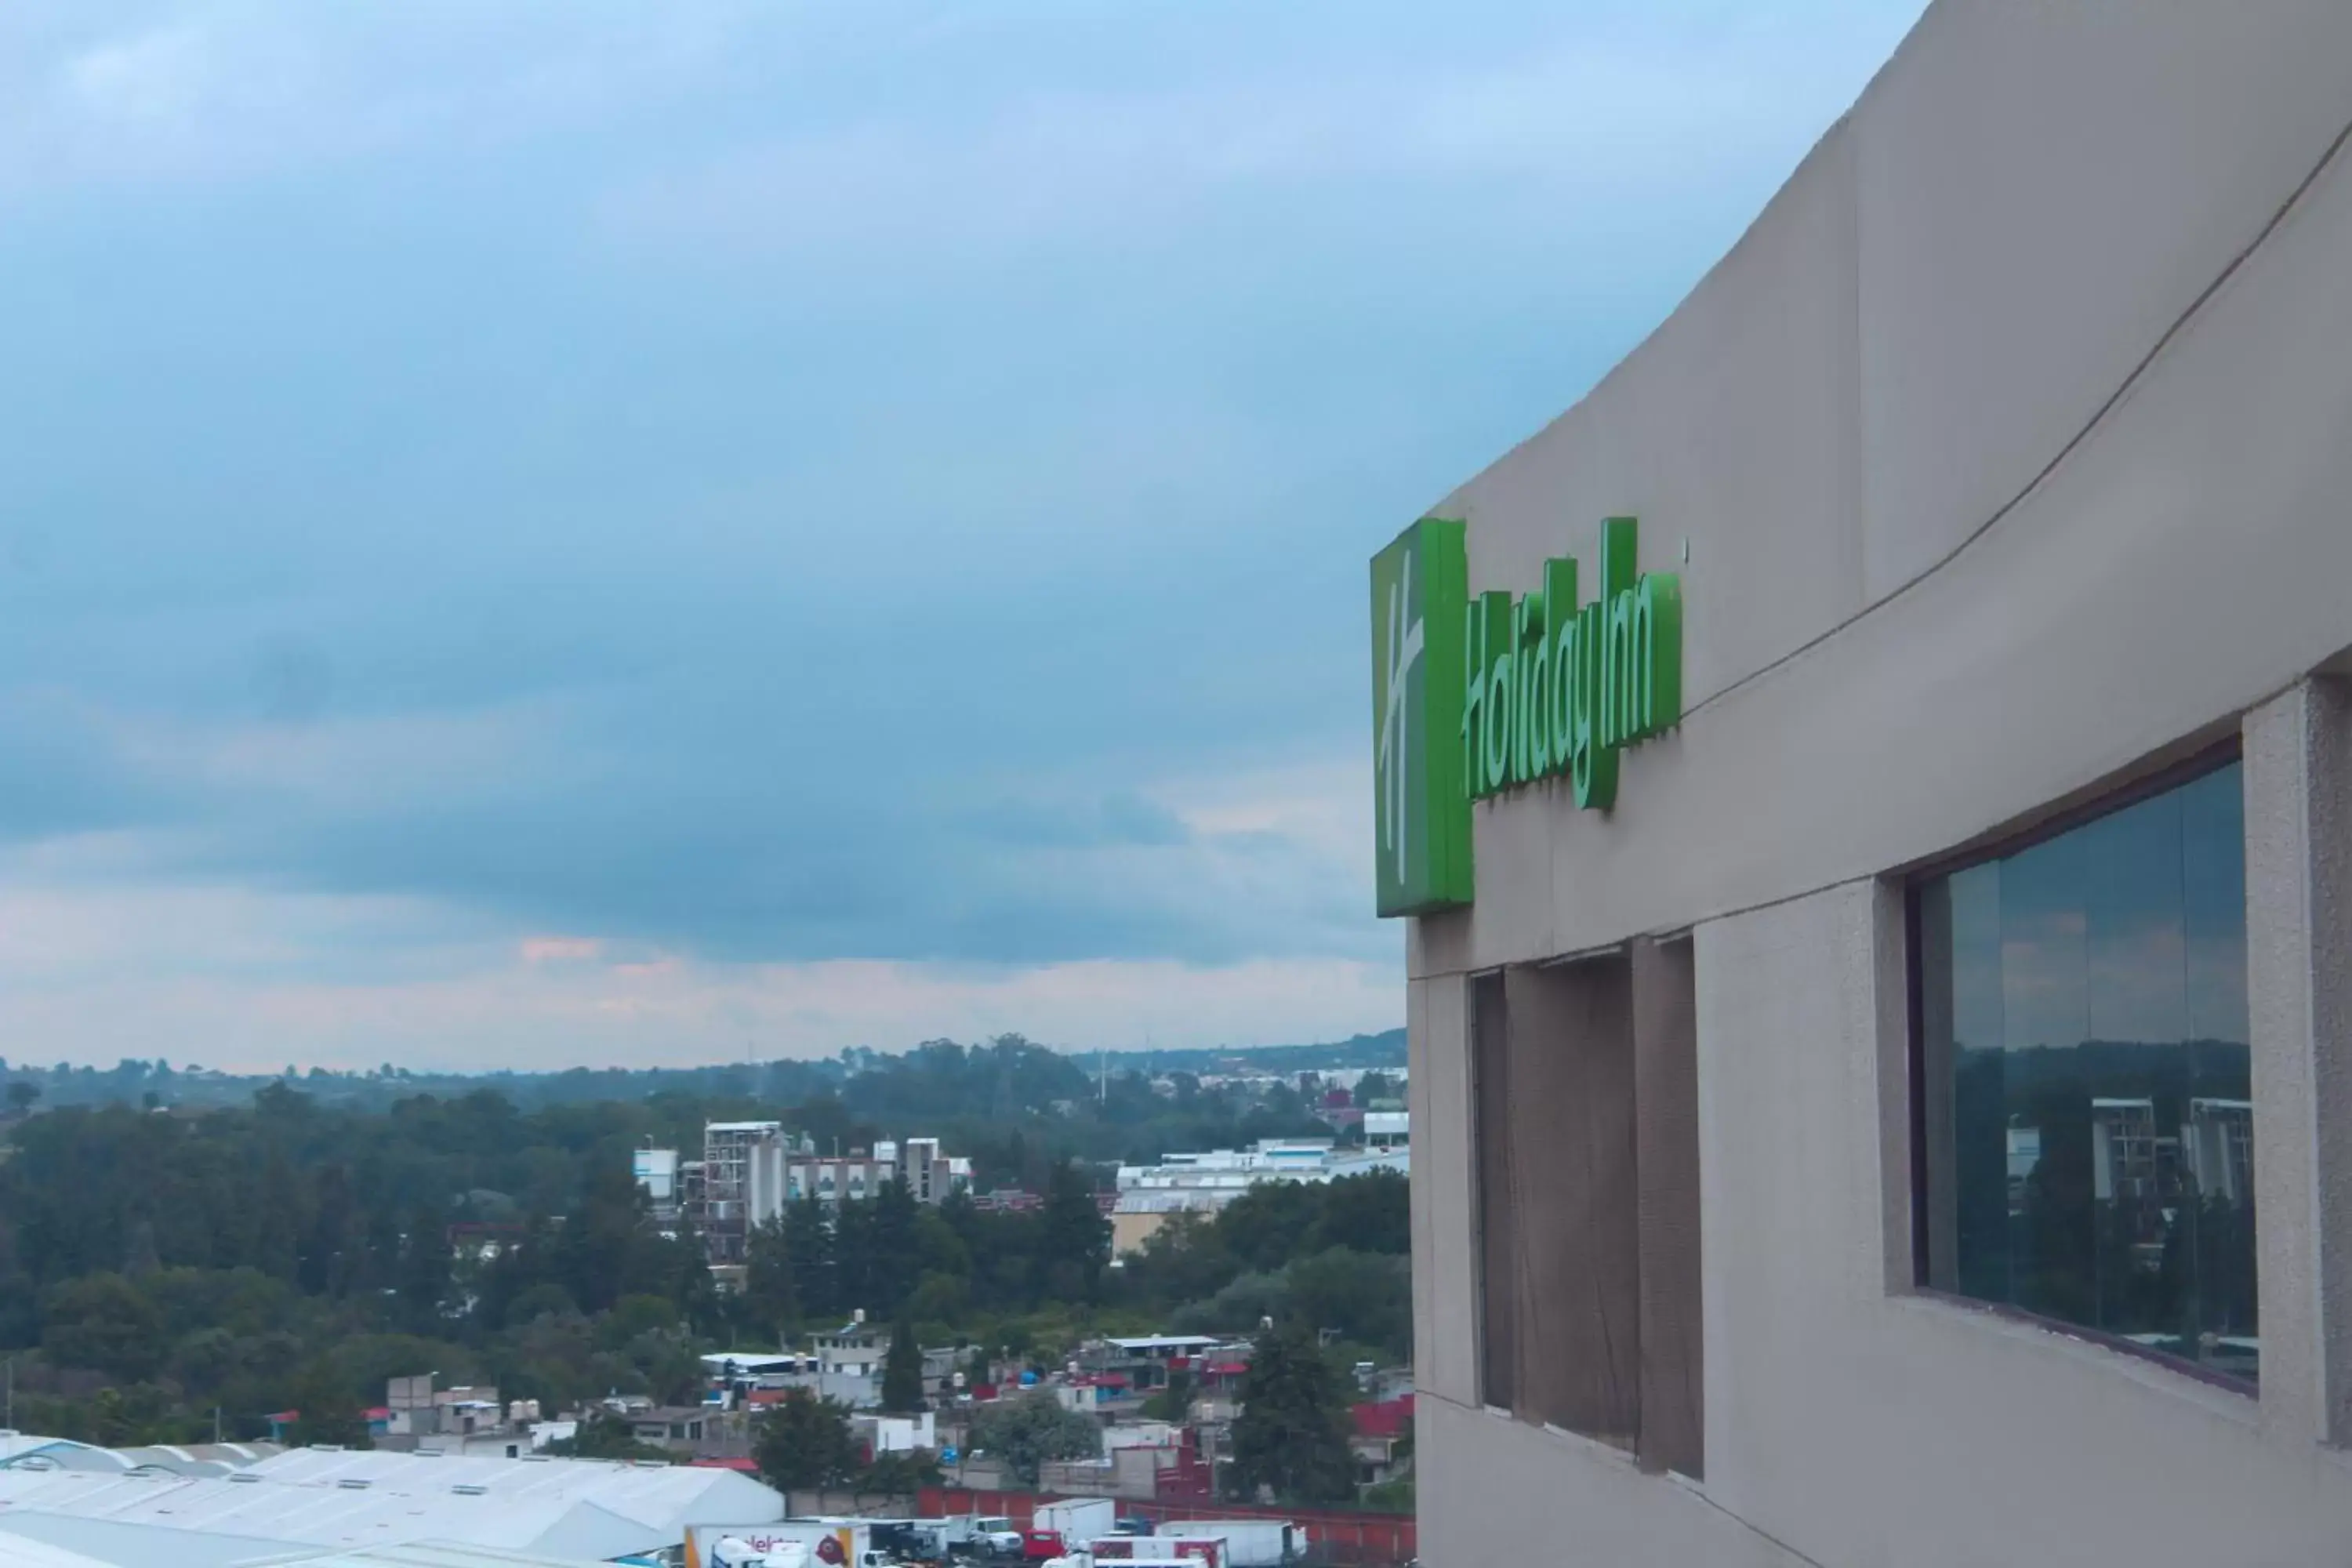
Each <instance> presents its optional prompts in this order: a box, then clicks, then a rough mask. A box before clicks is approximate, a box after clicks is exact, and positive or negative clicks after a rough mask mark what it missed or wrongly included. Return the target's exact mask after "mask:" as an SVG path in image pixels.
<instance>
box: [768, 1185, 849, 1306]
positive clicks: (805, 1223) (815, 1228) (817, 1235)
mask: <svg viewBox="0 0 2352 1568" xmlns="http://www.w3.org/2000/svg"><path fill="white" fill-rule="evenodd" d="M782 1239H783V1246H784V1259H785V1266H786V1267H787V1268H790V1269H791V1270H792V1276H793V1300H794V1301H795V1302H796V1303H797V1304H798V1305H799V1307H800V1310H802V1311H803V1313H805V1314H807V1315H808V1316H810V1317H813V1318H831V1317H838V1316H840V1315H841V1313H842V1310H843V1308H842V1305H841V1299H840V1296H839V1294H838V1293H837V1292H836V1291H835V1289H834V1268H833V1226H831V1225H829V1224H828V1223H826V1220H825V1217H824V1205H823V1204H821V1203H819V1202H817V1201H816V1199H815V1197H814V1196H813V1195H812V1196H810V1197H805V1198H803V1199H801V1201H800V1202H798V1203H796V1204H794V1205H792V1206H791V1207H790V1208H788V1209H786V1210H785V1211H784V1224H783V1238H782Z"/></svg>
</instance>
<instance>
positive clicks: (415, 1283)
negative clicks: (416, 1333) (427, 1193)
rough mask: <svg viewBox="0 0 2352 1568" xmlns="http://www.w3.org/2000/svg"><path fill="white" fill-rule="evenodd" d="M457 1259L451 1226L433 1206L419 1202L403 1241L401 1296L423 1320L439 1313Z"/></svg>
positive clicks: (410, 1309) (420, 1319) (428, 1319)
mask: <svg viewBox="0 0 2352 1568" xmlns="http://www.w3.org/2000/svg"><path fill="white" fill-rule="evenodd" d="M454 1267H455V1265H454V1261H453V1259H452V1258H451V1257H450V1251H449V1232H448V1228H447V1227H446V1226H444V1225H443V1224H442V1223H441V1216H440V1215H437V1214H436V1213H435V1212H434V1211H433V1210H432V1209H431V1208H429V1207H427V1206H425V1205H418V1206H417V1208H416V1210H415V1213H413V1214H412V1215H410V1216H409V1220H408V1229H407V1232H406V1234H405V1235H404V1236H403V1237H401V1242H400V1284H399V1290H400V1299H401V1300H402V1301H403V1302H404V1303H405V1304H406V1306H407V1308H408V1310H409V1312H410V1313H411V1314H412V1315H413V1316H414V1317H415V1318H416V1319H417V1320H418V1321H420V1322H427V1321H433V1320H435V1319H436V1318H438V1317H439V1316H440V1313H441V1303H442V1302H443V1301H444V1300H447V1299H448V1295H449V1281H450V1276H451V1273H452V1271H453V1269H454Z"/></svg>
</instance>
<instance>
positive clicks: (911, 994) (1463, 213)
mask: <svg viewBox="0 0 2352 1568" xmlns="http://www.w3.org/2000/svg"><path fill="white" fill-rule="evenodd" d="M1918 9H1919V5H1918V3H1917V0H1799V3H1795V4H1787V5H1769V6H1766V5H1736V4H1731V3H1729V0H1617V3H1608V0H1453V3H1449V4H1447V5H1429V4H1426V3H1423V4H1414V5H1404V4H1394V3H1391V0H1345V3H1336V0H1335V3H1331V4H1307V3H1299V4H1290V5H1278V6H1277V5H1265V4H1264V3H1263V0H1187V3H1183V4H1173V3H1163V0H1090V3H1079V0H985V3H975V0H950V3H941V4H899V3H895V0H841V3H831V0H805V3H798V4H795V3H790V0H670V3H667V4H664V5H645V4H643V3H642V0H628V3H619V0H544V3H537V4H533V3H525V0H513V3H502V4H494V5H486V4H481V3H480V0H398V3H383V4H370V3H365V0H338V3H337V4H335V5H320V4H316V3H315V0H191V3H188V4H181V5H132V4H121V5H118V4H110V3H107V0H7V4H5V5H0V285H5V286H0V1054H5V1055H6V1056H8V1057H10V1058H15V1059H17V1060H28V1061H38V1062H49V1061H56V1060H68V1061H75V1062H83V1061H88V1062H96V1063H100V1064H107V1065H110V1064H111V1063H113V1062H114V1061H115V1060H117V1059H119V1058H123V1057H139V1058H154V1057H158V1056H161V1057H163V1058H166V1059H167V1060H170V1061H172V1062H173V1063H174V1064H184V1063H188V1062H195V1063H198V1064H201V1065H205V1066H211V1067H224V1068H228V1067H235V1068H265V1067H276V1066H279V1065H284V1064H289V1063H291V1064H298V1065H301V1066H305V1067H307V1066H310V1065H324V1066H328V1067H364V1066H373V1065H375V1064H377V1063H379V1062H391V1063H394V1064H398V1065H402V1066H407V1067H411V1068H544V1067H562V1066H569V1065H573V1064H575V1063H586V1064H591V1065H608V1064H618V1065H660V1064H672V1063H688V1062H702V1061H718V1060H730V1059H741V1058H744V1057H746V1056H757V1057H759V1058H762V1059H765V1058H775V1057H795V1056H813V1055H823V1054H828V1053H831V1052H835V1051H838V1050H840V1049H841V1048H843V1047H847V1046H868V1047H875V1048H877V1049H885V1050H887V1049H897V1048H902V1047H905V1046H907V1045H909V1044H912V1043H914V1042H916V1041H919V1040H921V1039H924V1038H927V1037H936V1036H943V1035H944V1036H950V1037H957V1038H963V1039H973V1038H978V1037H983V1036H989V1035H994V1034H998V1033H1001V1032H1004V1031H1019V1032H1021V1033H1024V1034H1026V1035H1028V1036H1029V1037H1032V1038H1034V1039H1038V1040H1042V1041H1045V1042H1046V1043H1049V1044H1054V1045H1058V1046H1066V1047H1076V1048H1088V1047H1097V1046H1103V1047H1112V1048H1128V1047H1143V1046H1149V1045H1155V1044H1156V1045H1166V1046H1180V1045H1182V1046H1192V1045H1218V1044H1240V1045H1246V1044H1265V1043H1277V1042H1296V1041H1307V1040H1318V1039H1329V1038H1337V1037H1345V1036H1347V1035H1349V1034H1351V1033H1354V1032H1357V1031H1360V1030H1366V1031H1369V1030H1377V1029H1382V1028H1389V1027H1393V1026H1397V1025H1399V1024H1401V1023H1402V1017H1403V1002H1404V983H1403V973H1402V957H1403V942H1402V931H1401V930H1400V929H1399V928H1398V927H1397V926H1396V925H1395V924H1394V923H1383V922H1381V921H1376V920H1374V919H1373V918H1372V915H1371V907H1372V897H1371V876H1370V873H1371V857H1370V838H1371V826H1370V824H1371V795H1372V788H1371V772H1370V745H1371V742H1370V659H1369V654H1368V647H1369V642H1368V637H1369V633H1368V630H1367V625H1368V617H1367V601H1366V590H1365V582H1366V576H1365V574H1366V565H1365V563H1366V561H1367V559H1368V558H1369V556H1370V554H1371V553H1372V552H1373V551H1375V550H1376V549H1378V548H1379V547H1380V546H1381V544H1383V543H1385V542H1387V541H1388V540H1389V539H1390V538H1391V537H1393V535H1394V534H1395V533H1396V532H1397V531H1398V530H1400V529H1401V528H1402V527H1403V526H1404V524H1405V523H1407V522H1409V521H1412V518H1413V517H1415V516H1416V515H1418V514H1419V511H1420V510H1421V509H1423V507H1425V506H1427V505H1429V504H1430V503H1431V502H1433V501H1434V500H1436V499H1438V498H1439V497H1441V496H1443V495H1444V493H1445V492H1446V491H1447V490H1449V489H1452V488H1453V486H1454V484H1456V483H1457V482H1459V481H1460V480H1461V479H1465V478H1466V477H1468V476H1469V475H1470V474H1472V473H1474V472H1475V471H1476V470H1477V469H1478V468H1481V467H1483V466H1484V465H1485V464H1486V463H1487V462H1489V461H1491V460H1492V459H1493V458H1496V456H1498V455H1499V454H1500V453H1502V452H1503V451H1505V450H1506V449H1507V448H1508V447H1510V446H1511V445H1513V444H1514V443H1516V442H1517V441H1518V440H1520V439H1522V438H1524V437H1527V436H1528V435H1529V434H1531V433H1532V432H1533V431H1534V430H1536V429H1537V428H1538V427H1539V426H1541V425H1542V424H1543V423H1544V422H1545V421H1547V420H1548V419H1549V418H1551V417H1552V416H1555V415H1557V414H1558V413H1559V412H1560V411H1561V410H1562V409H1564V408H1566V407H1567V406H1568V405H1570V404H1572V403H1573V402H1574V401H1575V400H1576V399H1577V397H1579V396H1580V395H1581V394H1582V393H1583V392H1584V391H1585V390H1586V389H1587V388H1588V387H1590V386H1591V384H1592V383H1593V382H1594V381H1595V380H1597V379H1598V378H1599V376H1600V375H1601V374H1602V373H1603V372H1604V371H1606V370H1607V368H1608V367H1609V366H1610V365H1611V364H1612V363H1614V362H1615V361H1616V360H1617V359H1618V358H1620V357H1622V355H1623V354H1624V353H1626V352H1627V351H1628V350H1630V349H1631V348H1632V347H1633V346H1634V345H1635V344H1636V343H1637V342H1640V340H1641V339H1642V337H1643V335H1644V334H1646V333H1647V332H1648V331H1650V330H1651V329H1652V328H1653V327H1654V325H1655V324H1656V323H1657V321H1659V320H1660V319H1662V318H1663V317H1664V314H1665V313H1666V312H1667V311H1669V310H1671V309H1672V308H1673V306H1674V304H1675V301H1676V300H1678V299H1680V298H1681V296H1682V295H1683V294H1684V293H1685V292H1686V291H1687V290H1688V289H1689V288H1690V286H1691V285H1692V284H1693V283H1694V282H1695V281H1696V279H1698V278H1699V276H1700V275H1701V274H1702V273H1703V272H1704V271H1705V270H1706V268H1707V267H1708V266H1710V265H1711V264H1712V263H1713V262H1714V261H1715V259H1716V258H1717V257H1719V256H1720V255H1721V254H1722V252H1723V251H1724V250H1725V249H1726V248H1727V247H1728V246H1729V245H1730V243H1731V242H1732V241H1733V240H1734V239H1736V238H1737V237H1738V234H1739V232H1740V231H1741V229H1742V228H1744V227H1745V226H1746V225H1747V223H1748V221H1749V220H1750V219H1751V218H1752V217H1753V216H1754V215H1755V213H1756V212H1757V210H1758V209H1759V207H1760V206H1761V205H1762V204H1763V202H1764V201H1765V200H1766V199H1767V198H1769V195H1770V194H1771V193H1772V191H1773V190H1775V189H1776V188H1777V187H1778V186H1779V184H1780V183H1781V181H1782V180H1784V179H1785V178H1786V177H1787V175H1788V174H1789V173H1790V171H1791V170H1792V169H1793V168H1794V166H1795V165H1796V163H1797V162H1798V161H1799V160H1800V159H1801V157H1802V156H1803V155H1804V153H1805V152H1806V150H1807V149H1808V148H1809V147H1811V144H1812V143H1813V142H1814V141H1815V140H1816V139H1818V137H1819V136H1820V135H1821V134H1822V132H1823V131H1825V130H1826V129H1827V128H1828V127H1829V126H1830V124H1831V123H1832V121H1834V120H1835V119H1836V117H1837V116H1838V115H1839V114H1841V113H1842V112H1843V111H1844V110H1845V109H1846V108H1847V107H1848V105H1849V104H1850V103H1851V102H1852V100H1853V97H1854V96H1855V94H1856V93H1857V92H1859V91H1860V89H1862V87H1863V86H1864V84H1865V83H1866V82H1867V80H1868V79H1869V78H1870V75H1871V73H1872V72H1873V71H1874V70H1875V69H1876V68H1877V67H1878V66H1879V65H1880V64H1881V63H1882V62H1883V61H1884V59H1885V57H1886V56H1887V55H1888V54H1889V53H1890V52H1891V51H1892V49H1893V48H1894V47H1895V44H1896V43H1897V42H1898V41H1899V40H1900V38H1901V37H1902V35H1903V33H1904V31H1905V30H1906V28H1907V27H1908V26H1909V25H1910V24H1911V23H1912V22H1913V21H1914V20H1916V15H1917V12H1918Z"/></svg>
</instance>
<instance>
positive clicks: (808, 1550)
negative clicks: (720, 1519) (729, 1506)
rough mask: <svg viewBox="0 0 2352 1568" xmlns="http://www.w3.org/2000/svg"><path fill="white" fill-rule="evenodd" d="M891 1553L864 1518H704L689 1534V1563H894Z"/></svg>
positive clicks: (835, 1566)
mask: <svg viewBox="0 0 2352 1568" xmlns="http://www.w3.org/2000/svg"><path fill="white" fill-rule="evenodd" d="M795 1552H797V1553H798V1556H797V1558H796V1557H795ZM888 1564H889V1558H888V1555H887V1553H885V1552H879V1551H877V1550H876V1548H875V1545H874V1536H873V1531H871V1530H870V1529H869V1528H868V1527H867V1526H866V1523H865V1521H862V1520H846V1519H788V1520H785V1521H782V1523H780V1524H698V1525H695V1526H694V1527H693V1528H692V1529H690V1530H688V1531H687V1536H686V1568H888Z"/></svg>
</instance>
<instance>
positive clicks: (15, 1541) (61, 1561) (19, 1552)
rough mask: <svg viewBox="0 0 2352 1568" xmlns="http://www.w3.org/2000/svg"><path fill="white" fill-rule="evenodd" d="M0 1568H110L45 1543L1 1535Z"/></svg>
mask: <svg viewBox="0 0 2352 1568" xmlns="http://www.w3.org/2000/svg"><path fill="white" fill-rule="evenodd" d="M0 1568H109V1565H108V1564H107V1563H105V1562H103V1561H102V1560H100V1559H99V1558H96V1557H85V1556H83V1555H82V1554H81V1553H80V1552H68V1551H67V1550H66V1549H65V1548H64V1547H62V1546H51V1545H50V1544H49V1543H48V1542H45V1541H32V1540H27V1539H26V1538H24V1537H22V1536H8V1535H0Z"/></svg>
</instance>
